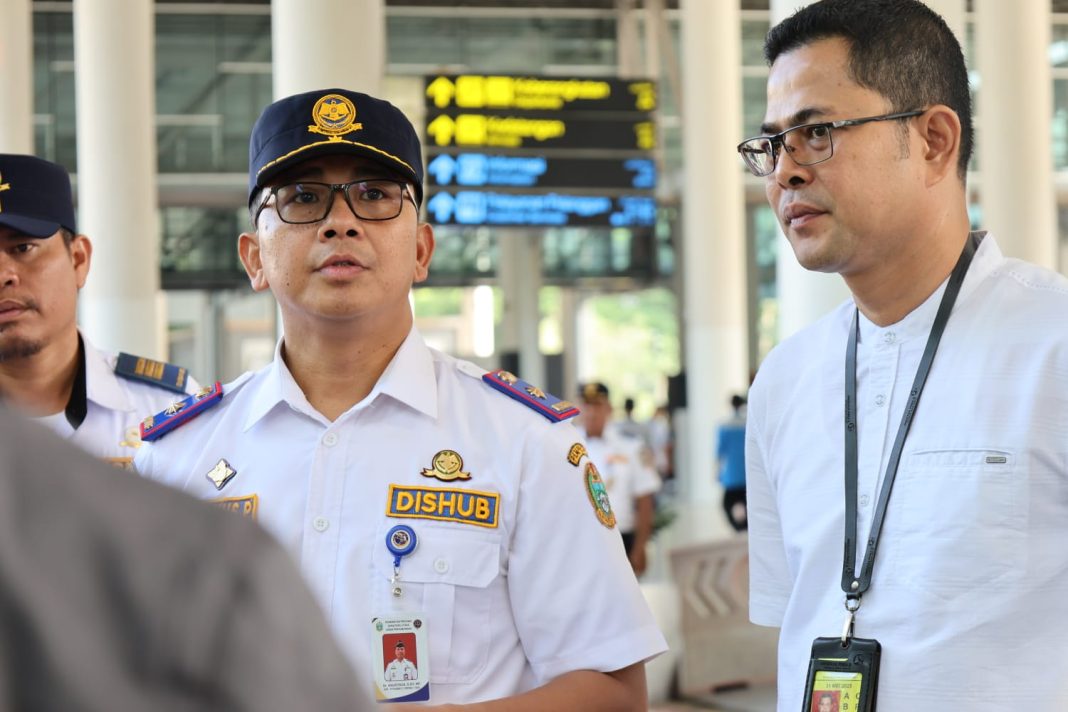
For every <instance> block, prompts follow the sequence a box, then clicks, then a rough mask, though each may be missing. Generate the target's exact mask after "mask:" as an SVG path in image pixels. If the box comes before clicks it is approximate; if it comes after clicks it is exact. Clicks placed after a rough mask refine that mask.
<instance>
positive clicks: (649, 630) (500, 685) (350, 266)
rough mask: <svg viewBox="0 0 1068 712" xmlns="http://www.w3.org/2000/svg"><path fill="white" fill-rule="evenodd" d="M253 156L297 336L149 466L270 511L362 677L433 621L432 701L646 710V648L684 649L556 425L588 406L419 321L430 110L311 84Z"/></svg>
mask: <svg viewBox="0 0 1068 712" xmlns="http://www.w3.org/2000/svg"><path fill="white" fill-rule="evenodd" d="M249 153H250V170H249V206H250V211H251V216H252V222H253V226H254V227H253V230H252V231H251V232H248V233H245V234H243V235H241V237H240V240H239V251H240V255H241V259H242V261H243V263H244V265H245V268H246V270H247V272H248V274H249V277H250V279H251V281H252V286H253V288H254V289H256V290H265V289H270V290H271V291H272V292H273V294H274V296H275V297H276V298H277V300H278V303H279V307H280V309H281V313H282V319H283V325H284V335H283V337H282V339H281V340H280V341H279V343H278V347H277V351H276V354H275V359H274V360H273V362H272V363H271V364H269V365H268V366H267V367H265V368H264V369H262V370H260V371H258V372H256V373H247V374H245V375H243V376H241V377H240V378H238V379H237V380H236V381H234V382H233V383H230V384H227V385H226V386H225V387H224V388H223V389H222V394H221V397H220V396H219V395H218V394H213V395H211V396H209V397H207V398H205V399H203V400H197V399H195V398H194V399H190V400H189V401H188V403H187V404H186V405H184V406H183V407H182V408H180V409H178V412H177V413H161V414H158V415H157V416H155V417H154V418H152V419H151V420H150V421H149V422H147V423H146V424H145V428H144V435H145V438H146V439H156V438H157V437H158V436H159V434H160V433H162V432H166V431H167V430H169V429H171V428H172V427H173V424H174V423H175V422H177V421H184V424H183V425H181V427H179V428H177V429H175V430H173V432H172V433H171V434H169V435H167V436H166V437H165V438H163V439H161V440H154V442H152V444H151V445H149V446H147V447H145V448H144V449H143V450H142V451H141V452H140V453H139V454H138V457H137V461H136V467H137V469H138V471H140V472H142V473H143V474H145V475H146V476H148V477H151V478H153V479H157V480H160V481H163V482H166V483H169V484H172V485H174V486H177V487H181V488H183V489H185V490H186V491H188V492H190V493H193V494H195V495H197V496H199V497H203V498H207V499H214V500H219V501H220V503H221V504H223V505H224V506H227V507H230V508H232V509H235V510H237V511H240V512H243V513H246V514H248V515H250V516H256V517H257V518H258V520H259V521H260V522H261V523H262V524H263V525H264V526H266V527H267V529H269V530H270V531H272V532H273V533H274V534H275V535H276V536H277V537H278V538H279V539H280V540H281V541H282V542H283V543H284V544H286V546H287V547H288V548H289V549H290V551H292V552H293V554H294V555H295V556H296V557H297V559H298V560H299V562H300V564H301V567H302V569H303V571H304V573H305V574H306V576H307V579H308V581H309V583H310V584H311V587H312V589H313V590H314V591H315V592H316V593H317V594H318V597H319V601H320V603H321V604H322V606H323V608H324V610H325V611H326V614H327V617H328V619H329V620H330V622H331V623H332V625H333V628H334V630H335V632H336V633H337V635H338V637H339V639H340V640H341V642H342V645H343V646H344V647H345V648H346V649H347V651H348V652H349V654H350V656H351V657H352V659H353V661H354V662H355V664H356V667H357V669H358V670H360V671H362V674H364V675H365V676H367V677H366V678H365V679H370V678H371V677H372V676H373V675H378V676H381V675H382V671H383V667H378V670H377V672H376V671H375V665H374V664H373V661H372V655H373V651H374V650H381V649H382V645H383V638H382V633H383V630H385V631H386V632H388V630H389V629H388V628H386V629H383V628H382V627H376V628H372V621H375V622H376V626H377V625H380V624H382V623H386V624H388V625H395V624H397V622H398V621H401V622H402V623H403V624H404V625H406V626H409V627H411V629H412V630H415V629H418V630H419V634H420V635H426V643H425V645H426V646H427V647H428V649H427V648H424V647H423V644H421V645H420V648H419V653H420V655H419V671H420V673H421V675H424V676H425V675H429V685H430V686H429V695H430V698H429V701H430V702H431V703H432V704H441V703H452V704H464V703H472V702H482V701H485V702H484V703H483V704H480V705H479V706H478V709H479V710H487V711H490V710H508V711H510V712H511V711H514V712H522V711H523V710H532V711H533V710H539V711H541V710H548V709H552V710H576V711H578V710H582V711H583V712H590V711H595V710H629V709H635V710H638V709H644V705H645V696H646V695H645V673H644V661H645V660H647V659H649V658H651V657H653V656H655V655H657V654H659V653H660V652H662V651H663V650H664V649H665V644H664V641H663V638H662V636H661V634H660V632H659V630H658V629H657V627H656V625H655V623H654V622H653V620H652V617H651V614H650V613H649V610H648V608H647V606H646V604H645V602H644V600H643V599H642V596H641V592H640V591H639V589H638V587H637V585H636V582H635V581H634V577H633V576H632V574H631V572H630V569H629V567H628V566H627V562H626V559H625V557H624V556H623V551H622V547H620V546H619V543H618V538H619V534H618V532H617V531H616V530H615V527H614V526H613V525H614V515H613V514H612V511H611V507H610V506H609V505H608V504H607V499H606V498H605V497H604V496H603V483H602V482H601V481H600V479H599V478H598V477H597V476H596V472H595V471H594V470H593V469H592V468H590V467H589V466H588V465H589V458H588V457H587V455H586V449H585V446H584V445H583V444H582V443H581V438H580V435H579V433H578V432H577V430H576V429H575V428H574V427H573V426H572V425H571V424H570V423H567V422H560V421H562V420H565V419H567V418H569V417H571V416H573V415H574V414H576V413H577V410H576V408H575V407H574V406H572V405H571V404H569V403H565V402H563V401H559V400H558V399H556V398H553V397H551V396H549V395H548V394H546V393H544V392H543V391H541V390H540V389H538V388H537V387H535V386H533V385H531V384H526V383H524V382H522V381H520V380H519V379H518V378H516V377H515V376H513V375H512V374H509V373H507V372H504V371H496V372H492V373H488V374H487V373H485V372H484V370H482V369H479V368H477V367H475V366H474V365H473V364H470V363H466V362H463V361H458V360H456V359H454V358H451V357H449V356H447V355H445V354H442V353H439V352H437V351H435V350H433V349H431V348H429V347H428V346H427V345H426V343H425V342H424V341H423V338H422V337H421V336H420V334H419V332H418V331H417V330H416V329H415V328H414V326H413V318H412V313H411V307H410V305H409V301H408V293H409V290H410V288H411V286H412V284H413V283H415V282H421V281H423V280H424V279H425V278H426V276H427V270H428V267H429V264H430V258H431V255H432V253H433V249H434V233H433V229H432V228H431V227H430V225H428V224H425V223H421V222H419V219H418V210H419V204H420V202H421V201H422V196H423V186H422V178H423V171H422V156H421V150H420V145H419V139H418V137H417V136H416V133H415V130H414V129H413V128H412V125H411V123H410V122H409V121H408V120H407V118H405V116H404V115H403V114H402V113H401V112H400V111H398V110H397V109H396V108H395V107H394V106H392V105H391V104H389V103H388V102H385V101H382V100H379V99H376V98H374V97H370V96H367V95H365V94H359V93H356V92H351V91H347V90H343V89H326V90H322V91H316V92H309V93H306V94H300V95H296V96H292V97H288V98H285V99H282V100H280V101H278V102H275V103H274V104H272V105H270V106H269V107H267V109H265V110H264V112H263V114H262V115H261V116H260V118H259V120H258V121H257V122H256V126H255V127H254V128H253V132H252V139H251V146H250V152H249ZM200 413H203V414H202V415H200ZM191 416H196V417H195V418H193V419H191Z"/></svg>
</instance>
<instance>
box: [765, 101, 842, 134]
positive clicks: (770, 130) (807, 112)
mask: <svg viewBox="0 0 1068 712" xmlns="http://www.w3.org/2000/svg"><path fill="white" fill-rule="evenodd" d="M829 113H831V111H830V109H827V108H826V107H822V106H810V107H807V108H804V109H801V111H798V112H797V113H796V114H794V115H793V116H790V117H787V121H788V122H789V123H788V124H787V127H788V128H789V127H792V126H800V125H802V124H807V123H808V122H809V121H810V120H811V119H814V118H818V117H820V116H827V115H828V114H829ZM781 130H782V129H780V128H779V125H778V124H771V123H765V124H761V125H760V131H761V133H763V134H767V135H771V134H777V133H779V131H781Z"/></svg>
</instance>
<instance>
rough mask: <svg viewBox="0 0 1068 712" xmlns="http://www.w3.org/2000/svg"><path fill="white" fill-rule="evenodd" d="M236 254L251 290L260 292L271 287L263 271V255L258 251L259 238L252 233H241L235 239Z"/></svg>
mask: <svg viewBox="0 0 1068 712" xmlns="http://www.w3.org/2000/svg"><path fill="white" fill-rule="evenodd" d="M237 254H238V256H239V257H240V258H241V264H242V265H244V267H245V273H246V274H247V275H248V281H249V282H250V283H251V284H252V289H253V290H254V291H257V292H262V291H263V290H265V289H267V288H268V287H270V286H271V285H270V284H269V283H268V282H267V274H266V273H265V272H264V270H263V253H262V251H261V250H260V236H259V235H258V234H256V233H254V232H243V233H241V235H240V236H239V237H238V238H237Z"/></svg>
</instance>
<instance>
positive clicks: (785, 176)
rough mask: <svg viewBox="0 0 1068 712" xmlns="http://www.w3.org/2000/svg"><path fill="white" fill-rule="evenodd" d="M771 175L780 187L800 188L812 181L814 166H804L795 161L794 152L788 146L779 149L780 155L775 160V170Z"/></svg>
mask: <svg viewBox="0 0 1068 712" xmlns="http://www.w3.org/2000/svg"><path fill="white" fill-rule="evenodd" d="M771 175H773V176H774V177H775V182H776V183H778V184H779V186H780V187H782V188H784V189H787V188H799V187H801V186H803V185H805V184H807V183H809V182H811V181H812V167H811V166H802V165H799V164H798V163H797V162H796V161H794V158H793V154H791V153H790V151H789V150H787V147H786V146H783V147H782V148H780V149H779V156H778V158H777V159H776V161H775V170H774V171H772V173H771Z"/></svg>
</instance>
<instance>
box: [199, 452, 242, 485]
mask: <svg viewBox="0 0 1068 712" xmlns="http://www.w3.org/2000/svg"><path fill="white" fill-rule="evenodd" d="M236 474H237V470H235V469H234V468H232V467H230V463H229V462H227V461H226V460H224V459H220V460H219V461H218V462H216V463H215V467H213V468H211V469H210V470H208V472H207V474H206V475H205V476H206V477H207V478H208V479H209V480H211V482H212V484H214V485H215V489H217V490H221V489H222V488H223V487H225V486H226V483H227V482H229V481H230V480H232V479H234V475H236Z"/></svg>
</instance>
